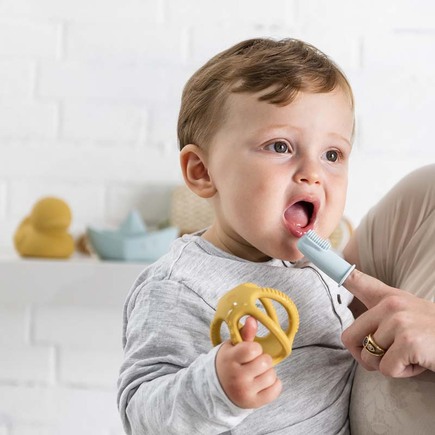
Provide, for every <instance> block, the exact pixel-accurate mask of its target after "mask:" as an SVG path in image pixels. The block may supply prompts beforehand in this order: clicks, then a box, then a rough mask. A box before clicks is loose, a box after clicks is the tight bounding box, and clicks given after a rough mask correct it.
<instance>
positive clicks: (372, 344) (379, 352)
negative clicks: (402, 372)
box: [363, 334, 385, 357]
mask: <svg viewBox="0 0 435 435" xmlns="http://www.w3.org/2000/svg"><path fill="white" fill-rule="evenodd" d="M363 347H364V348H365V349H366V351H367V352H369V353H371V354H372V355H374V356H379V357H381V356H384V354H385V349H383V348H382V347H381V346H379V344H378V343H376V341H375V340H374V339H373V337H372V335H371V334H369V335H367V336H366V337H364V340H363Z"/></svg>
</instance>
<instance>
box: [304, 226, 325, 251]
mask: <svg viewBox="0 0 435 435" xmlns="http://www.w3.org/2000/svg"><path fill="white" fill-rule="evenodd" d="M305 235H306V236H307V237H308V238H309V239H310V240H312V241H313V242H314V243H316V244H317V245H318V246H319V247H320V248H322V249H325V250H327V249H329V248H330V247H331V243H330V242H329V240H325V239H322V238H321V237H320V236H319V235H317V234H316V232H315V231H313V230H309V231H308V232H307V233H306V234H305Z"/></svg>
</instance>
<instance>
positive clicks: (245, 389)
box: [216, 317, 282, 408]
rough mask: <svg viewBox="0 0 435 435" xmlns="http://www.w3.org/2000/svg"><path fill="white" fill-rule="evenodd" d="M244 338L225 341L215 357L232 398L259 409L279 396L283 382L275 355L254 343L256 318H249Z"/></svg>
mask: <svg viewBox="0 0 435 435" xmlns="http://www.w3.org/2000/svg"><path fill="white" fill-rule="evenodd" d="M240 334H241V336H242V339H243V341H242V342H241V343H237V344H236V345H233V344H231V342H230V341H225V342H224V343H222V346H221V348H220V349H219V351H218V353H217V356H216V372H217V375H218V378H219V381H220V383H221V385H222V388H223V389H224V391H225V393H226V394H227V396H228V397H229V399H230V400H231V401H232V402H233V403H234V404H236V405H237V406H239V407H240V408H259V407H260V406H263V405H266V404H267V403H269V402H271V401H272V400H274V399H276V398H277V397H278V396H279V394H280V393H281V389H282V385H281V381H280V380H279V378H278V377H277V376H276V372H275V369H274V368H273V365H272V357H271V356H270V355H268V354H266V353H263V349H262V347H261V345H260V344H259V343H257V342H254V338H255V336H256V334H257V321H256V320H255V319H254V318H253V317H248V318H247V319H246V322H245V325H244V326H243V328H242V329H241V331H240Z"/></svg>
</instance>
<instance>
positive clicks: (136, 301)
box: [118, 235, 354, 435]
mask: <svg viewBox="0 0 435 435" xmlns="http://www.w3.org/2000/svg"><path fill="white" fill-rule="evenodd" d="M244 282H252V283H255V284H257V285H259V286H261V287H271V288H275V289H278V290H280V291H282V292H284V293H286V294H287V295H288V296H290V298H292V299H293V301H294V302H295V304H296V306H297V308H298V311H299V316H300V326H299V332H298V333H297V335H296V338H295V341H294V343H293V352H292V354H291V356H290V357H289V358H286V359H285V360H284V361H282V362H281V363H279V364H278V365H277V366H276V370H277V374H278V376H279V378H280V379H281V381H282V384H283V391H282V393H281V395H280V396H279V397H278V398H277V399H276V400H274V401H273V402H271V403H269V404H268V405H265V406H263V407H261V408H259V409H255V410H246V409H241V408H239V407H238V406H236V405H234V404H233V403H232V402H231V401H230V400H229V398H228V397H227V396H226V394H225V392H224V391H223V389H222V387H221V385H220V383H219V380H218V378H217V375H216V370H215V363H214V362H215V356H216V352H217V350H218V347H216V348H212V345H211V342H210V335H209V331H210V323H211V321H212V319H213V317H214V314H215V309H216V306H217V303H218V301H219V299H220V297H221V296H222V295H223V294H225V293H226V292H227V291H229V290H231V289H232V288H234V287H236V286H237V285H239V284H242V283H244ZM350 299H351V296H350V294H349V293H348V292H347V291H346V290H345V289H344V288H343V287H341V288H338V287H337V285H336V284H335V283H334V282H332V281H331V280H330V279H329V278H328V277H326V276H325V275H323V274H322V273H321V272H319V271H318V270H317V269H315V268H314V266H312V265H310V264H309V263H307V262H304V261H300V262H298V263H297V264H291V263H288V262H283V261H280V260H270V261H268V262H265V263H253V262H249V261H247V260H243V259H241V258H238V257H235V256H232V255H230V254H228V253H225V252H223V251H221V250H219V249H217V248H216V247H214V246H213V245H212V244H210V243H208V242H207V241H205V240H204V239H202V238H201V237H200V236H198V235H186V236H183V237H182V238H180V239H178V240H177V241H176V242H175V243H174V244H173V247H172V249H171V251H170V252H169V253H168V254H167V255H165V256H164V257H162V258H161V259H160V260H158V261H157V262H156V263H154V264H153V265H151V266H149V267H147V268H146V269H145V270H144V271H143V273H142V274H141V275H140V276H139V278H138V279H137V280H136V282H135V283H134V285H133V287H132V289H131V290H130V293H129V295H128V297H127V300H126V303H125V308H124V328H123V346H124V352H125V359H124V362H123V364H122V367H121V371H120V377H119V381H118V386H119V391H118V406H119V409H120V413H121V418H122V421H123V424H124V428H125V430H126V432H127V434H134V435H141V434H153V435H154V434H186V435H187V434H189V435H190V434H201V435H208V434H210V435H211V434H219V433H231V434H236V435H239V434H240V435H241V434H249V435H254V434H267V433H274V434H286V435H287V434H316V433H318V434H336V433H340V434H345V433H348V430H349V429H348V405H349V394H350V389H351V383H352V376H353V372H354V362H353V359H352V357H351V356H350V354H349V353H348V351H347V350H346V349H345V348H344V346H343V344H342V342H341V338H340V336H341V333H342V331H343V330H344V329H345V328H346V327H347V326H348V325H349V324H350V323H351V322H352V319H353V318H352V314H351V313H350V311H349V309H348V308H347V305H348V303H349V301H350ZM276 309H277V313H278V316H279V318H280V319H285V318H286V314H285V311H284V310H283V309H282V308H281V307H279V306H278V307H276ZM284 323H285V321H284ZM284 327H285V324H284ZM224 330H225V328H223V336H224V338H225V331H224Z"/></svg>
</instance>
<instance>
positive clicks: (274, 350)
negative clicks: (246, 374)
mask: <svg viewBox="0 0 435 435" xmlns="http://www.w3.org/2000/svg"><path fill="white" fill-rule="evenodd" d="M257 299H259V300H260V302H261V303H262V304H263V307H264V309H265V312H266V313H264V312H263V311H262V310H260V309H259V308H257V306H256V302H257ZM271 300H274V301H276V302H278V303H280V304H281V305H282V306H283V308H284V309H285V311H286V312H287V316H288V327H287V329H286V330H285V331H283V329H282V328H281V325H280V323H279V319H278V316H277V314H276V311H275V308H274V306H273V304H272V302H271ZM245 316H252V317H254V318H255V319H257V320H258V321H259V322H260V323H262V324H263V325H264V326H265V327H266V328H267V329H268V330H269V334H268V335H266V336H264V337H255V341H257V342H258V343H260V344H261V346H262V348H263V351H264V352H265V353H268V354H269V355H270V356H271V357H272V360H273V364H274V365H275V364H278V363H279V362H280V361H282V360H283V359H284V358H286V357H287V356H289V355H290V354H291V351H292V344H293V340H294V337H295V335H296V332H297V330H298V327H299V314H298V310H297V308H296V305H295V304H294V303H293V301H292V300H291V299H290V298H289V297H288V296H287V295H285V294H284V293H282V292H280V291H278V290H275V289H272V288H264V287H258V286H257V285H255V284H252V283H245V284H241V285H239V286H237V287H236V288H234V289H232V290H230V291H229V292H228V293H226V294H225V295H224V296H222V298H221V299H220V300H219V303H218V306H217V308H216V314H215V317H214V319H213V321H212V323H211V326H210V337H211V341H212V343H213V346H216V345H217V344H219V343H221V342H222V338H221V326H222V323H223V322H225V323H226V324H227V325H228V329H229V332H230V337H231V342H232V343H233V344H236V343H240V342H241V341H242V337H241V335H240V328H241V325H240V319H241V318H242V317H245Z"/></svg>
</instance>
